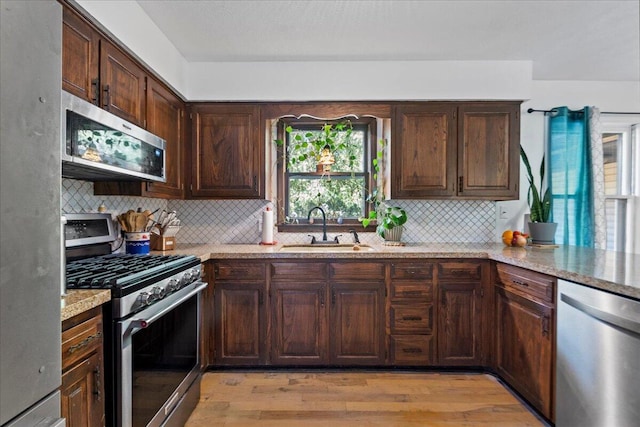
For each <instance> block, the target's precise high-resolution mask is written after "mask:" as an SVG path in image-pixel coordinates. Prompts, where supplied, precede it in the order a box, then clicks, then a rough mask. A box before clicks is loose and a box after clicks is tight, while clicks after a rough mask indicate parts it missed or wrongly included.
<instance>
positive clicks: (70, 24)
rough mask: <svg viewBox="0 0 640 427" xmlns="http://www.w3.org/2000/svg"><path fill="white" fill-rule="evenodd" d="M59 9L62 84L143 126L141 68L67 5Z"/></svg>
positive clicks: (143, 83) (143, 89)
mask: <svg viewBox="0 0 640 427" xmlns="http://www.w3.org/2000/svg"><path fill="white" fill-rule="evenodd" d="M63 9H64V11H63V17H62V19H63V26H62V88H63V89H64V90H66V91H68V92H70V93H72V94H74V95H76V96H78V97H80V98H82V99H85V100H87V101H89V102H91V103H93V104H96V105H99V106H101V107H102V108H104V109H105V110H108V111H110V112H111V113H113V114H115V115H116V116H118V117H121V118H123V119H125V120H128V121H130V122H132V123H134V124H136V125H138V126H140V127H145V85H146V80H147V74H146V72H145V70H144V69H143V68H142V67H141V66H139V65H138V64H137V63H136V62H135V61H134V60H133V59H131V58H130V57H129V56H128V55H126V54H125V53H124V52H123V51H122V50H120V49H119V48H118V47H116V46H115V45H114V44H113V43H111V42H110V41H109V40H107V39H106V37H104V36H102V34H101V33H100V32H98V30H96V29H95V28H94V27H93V26H92V25H91V24H89V22H88V21H87V20H85V19H84V18H83V17H82V16H80V15H79V14H78V13H76V12H75V11H74V10H73V9H71V7H69V6H67V5H65V7H64V8H63Z"/></svg>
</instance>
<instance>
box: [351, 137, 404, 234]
mask: <svg viewBox="0 0 640 427" xmlns="http://www.w3.org/2000/svg"><path fill="white" fill-rule="evenodd" d="M378 145H379V147H380V149H379V150H378V152H377V153H376V157H375V158H374V159H373V161H372V165H373V171H374V172H373V180H374V181H375V182H377V183H379V185H377V186H376V187H375V188H374V189H373V190H372V191H371V193H370V194H369V196H368V197H367V202H368V203H371V205H372V208H373V209H371V210H370V211H369V216H368V217H366V218H364V217H363V218H358V221H360V222H361V223H362V226H363V227H367V226H368V225H369V224H371V222H373V221H376V222H377V224H378V225H377V227H376V233H378V235H379V236H380V237H384V231H385V230H392V229H394V228H395V227H401V226H403V225H404V224H405V223H406V222H407V219H408V216H407V212H406V211H405V210H404V209H402V208H401V207H399V206H388V205H387V203H386V202H385V200H384V194H383V183H382V180H378V174H379V173H380V165H381V164H383V163H384V153H385V151H384V150H385V146H386V141H385V140H384V139H381V140H380V141H379V142H378Z"/></svg>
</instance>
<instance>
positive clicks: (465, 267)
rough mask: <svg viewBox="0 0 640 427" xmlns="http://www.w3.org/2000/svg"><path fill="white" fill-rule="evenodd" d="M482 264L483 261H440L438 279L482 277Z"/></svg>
mask: <svg viewBox="0 0 640 427" xmlns="http://www.w3.org/2000/svg"><path fill="white" fill-rule="evenodd" d="M482 265H483V264H482V263H475V262H474V263H470V262H441V263H438V279H449V280H462V279H465V280H466V279H480V278H481V277H482Z"/></svg>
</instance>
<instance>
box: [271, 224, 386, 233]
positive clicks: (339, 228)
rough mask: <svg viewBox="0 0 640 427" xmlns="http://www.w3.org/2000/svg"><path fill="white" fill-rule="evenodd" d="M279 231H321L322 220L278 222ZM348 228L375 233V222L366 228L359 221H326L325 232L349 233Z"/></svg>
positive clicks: (358, 231) (359, 231)
mask: <svg viewBox="0 0 640 427" xmlns="http://www.w3.org/2000/svg"><path fill="white" fill-rule="evenodd" d="M277 227H278V232H280V233H322V222H319V223H317V224H278V225H277ZM349 230H356V232H357V233H375V232H376V224H375V223H372V224H369V226H367V227H366V228H365V227H363V226H362V224H361V223H360V222H355V223H342V224H337V223H335V222H333V223H327V232H331V233H335V232H342V233H345V234H349Z"/></svg>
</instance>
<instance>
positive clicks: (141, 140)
mask: <svg viewBox="0 0 640 427" xmlns="http://www.w3.org/2000/svg"><path fill="white" fill-rule="evenodd" d="M61 141H62V153H61V155H62V176H63V177H65V178H78V179H87V180H92V181H98V180H120V181H122V180H127V181H132V180H146V181H160V182H165V181H166V178H165V171H164V164H165V140H164V139H162V138H160V137H157V136H155V135H153V134H151V133H149V132H147V131H146V130H144V129H142V128H140V127H138V126H136V125H134V124H132V123H129V122H127V121H126V120H123V119H121V118H120V117H118V116H115V115H113V114H111V113H109V112H108V111H106V110H103V109H102V108H100V107H98V106H97V105H93V104H91V103H90V102H87V101H85V100H83V99H81V98H78V97H77V96H74V95H72V94H70V93H68V92H65V91H62V138H61Z"/></svg>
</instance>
